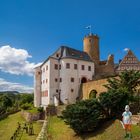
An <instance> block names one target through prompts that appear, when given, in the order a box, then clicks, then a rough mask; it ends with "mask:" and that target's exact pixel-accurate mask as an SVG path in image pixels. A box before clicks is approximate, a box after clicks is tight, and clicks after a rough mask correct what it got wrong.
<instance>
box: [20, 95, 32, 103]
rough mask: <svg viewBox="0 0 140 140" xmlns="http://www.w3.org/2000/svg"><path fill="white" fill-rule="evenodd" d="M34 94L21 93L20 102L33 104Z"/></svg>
mask: <svg viewBox="0 0 140 140" xmlns="http://www.w3.org/2000/svg"><path fill="white" fill-rule="evenodd" d="M33 99H34V96H33V94H26V93H24V94H21V96H20V104H25V103H31V104H33Z"/></svg>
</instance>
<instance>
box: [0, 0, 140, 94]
mask: <svg viewBox="0 0 140 140" xmlns="http://www.w3.org/2000/svg"><path fill="white" fill-rule="evenodd" d="M139 5H140V1H139V0H133V2H132V1H131V0H123V1H122V0H117V1H112V0H106V1H104V0H86V1H85V0H59V2H58V1H57V0H20V1H19V0H12V1H11V0H5V1H0V91H4V90H17V91H20V92H32V91H33V68H34V67H35V66H36V65H38V64H40V63H41V62H43V61H44V60H45V59H46V58H47V57H48V56H49V55H51V54H52V53H53V52H54V51H56V50H57V49H58V47H59V46H61V45H67V46H70V47H73V48H75V49H78V50H82V49H83V47H82V46H83V44H82V41H83V37H84V36H85V35H86V34H88V33H89V30H87V29H86V28H85V27H86V26H88V25H92V32H93V33H94V34H98V36H99V37H100V54H101V60H105V59H107V56H108V55H109V54H114V55H115V62H116V63H118V61H119V59H121V58H123V56H124V55H125V54H126V52H127V50H128V49H131V50H132V51H133V52H134V54H135V55H136V56H137V57H138V58H139V59H140V53H139V52H140V8H139Z"/></svg>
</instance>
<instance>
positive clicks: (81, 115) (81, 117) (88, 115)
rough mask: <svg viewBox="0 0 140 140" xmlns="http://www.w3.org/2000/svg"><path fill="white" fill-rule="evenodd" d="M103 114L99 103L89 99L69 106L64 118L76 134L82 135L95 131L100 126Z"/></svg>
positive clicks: (64, 112)
mask: <svg viewBox="0 0 140 140" xmlns="http://www.w3.org/2000/svg"><path fill="white" fill-rule="evenodd" d="M101 112H102V111H101V107H100V104H99V102H98V101H97V100H96V99H89V100H84V101H79V102H77V103H76V104H72V105H68V106H67V107H66V110H64V111H63V112H62V115H63V116H62V118H63V119H64V120H65V122H66V123H67V124H69V125H70V127H71V128H72V129H73V130H74V131H75V132H76V133H82V132H88V131H93V130H94V129H95V128H96V127H97V126H98V123H99V121H100V117H101Z"/></svg>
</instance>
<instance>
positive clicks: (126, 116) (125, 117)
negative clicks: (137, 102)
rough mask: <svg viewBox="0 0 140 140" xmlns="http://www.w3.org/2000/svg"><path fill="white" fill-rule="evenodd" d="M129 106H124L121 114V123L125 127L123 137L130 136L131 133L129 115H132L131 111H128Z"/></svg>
mask: <svg viewBox="0 0 140 140" xmlns="http://www.w3.org/2000/svg"><path fill="white" fill-rule="evenodd" d="M129 109H130V107H129V105H126V106H125V111H124V112H123V114H122V116H123V119H122V121H123V125H124V128H125V134H126V135H125V138H127V137H129V138H132V133H131V117H132V113H131V112H130V111H129Z"/></svg>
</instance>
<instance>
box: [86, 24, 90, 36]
mask: <svg viewBox="0 0 140 140" xmlns="http://www.w3.org/2000/svg"><path fill="white" fill-rule="evenodd" d="M86 29H88V30H89V34H90V35H91V25H89V26H87V27H86Z"/></svg>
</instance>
